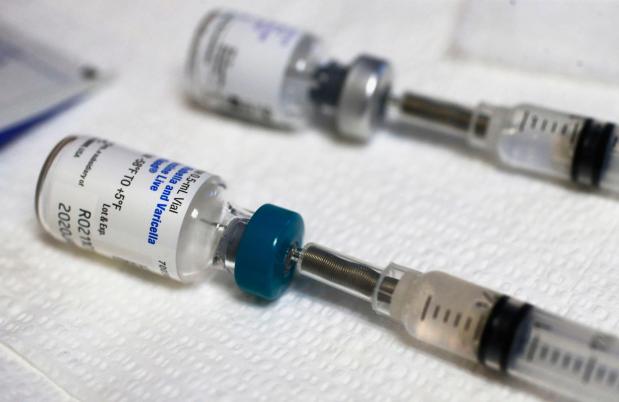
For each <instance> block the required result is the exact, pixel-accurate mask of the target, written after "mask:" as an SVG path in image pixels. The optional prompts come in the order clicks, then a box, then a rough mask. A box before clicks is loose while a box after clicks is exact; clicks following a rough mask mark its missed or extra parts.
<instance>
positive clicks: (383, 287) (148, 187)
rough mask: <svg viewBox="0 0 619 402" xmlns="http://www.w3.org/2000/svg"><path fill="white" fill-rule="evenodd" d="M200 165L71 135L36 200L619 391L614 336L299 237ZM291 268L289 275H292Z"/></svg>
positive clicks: (61, 224)
mask: <svg viewBox="0 0 619 402" xmlns="http://www.w3.org/2000/svg"><path fill="white" fill-rule="evenodd" d="M224 190H225V185H224V184H223V181H222V180H221V179H220V178H219V177H217V176H214V175H211V174H208V173H206V172H204V171H202V170H198V169H193V168H191V167H189V166H186V165H184V164H181V163H177V162H173V161H170V160H168V159H166V158H160V157H156V156H153V155H151V154H148V153H140V152H135V151H132V150H129V149H127V148H124V147H122V146H118V145H115V144H113V143H111V142H109V141H105V140H101V139H97V138H92V137H68V138H66V139H65V140H63V141H61V142H60V143H59V144H58V145H57V146H56V147H55V148H54V149H53V150H52V152H51V154H50V156H49V157H48V159H47V161H46V162H45V164H44V166H43V169H42V171H41V174H40V177H39V181H38V185H37V192H36V210H37V215H38V218H39V221H40V223H41V225H42V226H43V228H44V229H45V230H46V231H47V232H49V233H50V234H52V235H53V236H54V237H56V238H57V239H59V240H62V241H65V242H67V243H70V244H73V245H76V246H78V247H81V248H83V249H86V250H90V251H94V252H98V253H101V254H105V255H108V256H110V257H113V258H118V259H122V260H125V261H128V262H130V263H133V264H135V265H138V266H140V267H142V268H145V269H148V270H151V271H153V272H155V273H157V274H160V275H164V276H167V277H170V278H172V279H176V280H180V281H183V282H188V281H195V280H197V279H200V278H203V277H204V273H205V272H207V271H208V270H210V269H221V270H224V271H227V272H229V273H231V274H233V275H234V279H235V282H236V284H237V285H238V286H239V288H241V289H242V290H244V291H246V292H248V293H250V294H253V295H256V296H258V297H260V298H263V299H268V300H273V299H276V298H277V297H279V296H280V295H281V294H282V293H283V292H284V291H285V290H286V288H287V287H288V285H289V283H290V282H291V280H292V279H293V278H294V277H295V276H297V277H304V278H307V279H310V280H314V281H318V282H321V283H324V284H326V285H328V286H331V287H333V288H335V289H338V290H340V291H342V292H345V293H347V294H349V295H352V296H355V297H358V298H360V299H362V300H365V301H367V302H368V303H370V304H371V306H372V308H373V310H374V311H376V312H377V313H378V314H381V315H386V316H388V317H390V318H391V319H393V320H394V321H396V322H397V323H400V324H401V325H403V326H404V328H405V329H406V332H407V333H408V334H409V335H410V336H411V337H413V338H415V339H418V340H420V341H422V342H425V343H427V344H429V345H431V346H433V347H436V348H439V349H443V350H445V351H447V352H449V353H451V354H453V355H455V356H459V357H460V358H463V359H466V360H469V361H473V362H478V363H480V364H482V365H484V366H486V367H488V368H489V369H490V370H496V371H498V372H500V373H502V374H504V375H508V376H514V377H518V378H521V379H522V380H524V381H528V382H531V383H534V384H537V385H539V386H541V387H543V388H547V389H549V390H551V391H554V392H556V393H560V394H563V395H567V396H569V397H571V398H575V399H580V400H598V401H616V400H617V395H618V394H619V340H618V339H617V338H616V337H614V336H612V335H608V334H605V333H602V332H599V331H596V330H594V329H590V328H587V327H585V326H582V325H579V324H576V323H574V322H571V321H569V320H566V319H563V318H561V317H558V316H556V315H553V314H551V313H548V312H545V311H544V310H542V309H540V308H538V307H535V306H533V305H531V304H529V303H525V302H523V301H520V300H517V299H515V298H512V297H510V296H508V295H505V294H502V293H500V292H497V291H493V290H490V289H487V288H485V287H483V286H480V285H477V284H474V283H471V282H467V281H465V280H462V279H459V278H456V277H454V276H451V275H449V274H446V273H443V272H438V271H430V272H425V273H423V272H420V271H417V270H414V269H410V268H405V267H402V266H399V265H396V264H390V265H388V266H387V268H385V269H380V268H377V267H375V266H373V265H372V264H368V263H366V262H363V261H358V260H355V259H354V258H350V257H347V256H345V255H342V254H340V253H338V252H335V251H332V250H329V249H327V248H325V247H322V246H320V245H317V244H313V243H309V244H306V245H303V234H304V233H303V232H304V223H303V219H302V217H301V215H299V214H298V213H296V212H293V211H290V210H287V209H284V208H281V207H278V206H275V205H270V204H266V205H263V206H261V207H260V208H258V209H257V210H256V211H255V212H250V211H247V210H244V209H240V208H235V207H233V206H232V204H231V203H230V202H229V201H228V199H227V196H226V194H225V191H224ZM295 273H296V275H295Z"/></svg>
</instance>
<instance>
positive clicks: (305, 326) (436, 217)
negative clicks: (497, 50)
mask: <svg viewBox="0 0 619 402" xmlns="http://www.w3.org/2000/svg"><path fill="white" fill-rule="evenodd" d="M555 4H557V7H559V3H558V2H556V3H555ZM214 5H215V4H214V2H210V1H182V2H180V1H179V2H172V1H131V2H122V1H104V0H100V1H88V2H83V1H77V0H60V1H59V0H56V1H51V0H28V1H17V0H13V1H3V2H2V3H0V18H1V19H2V20H5V21H7V22H9V23H11V24H13V25H16V26H20V27H21V29H22V30H23V31H24V32H26V33H28V34H30V35H31V36H33V37H35V38H37V39H40V40H43V41H45V42H47V43H50V44H54V45H55V46H56V47H58V48H59V49H62V50H64V51H66V52H70V53H73V54H77V55H79V56H81V57H83V58H84V59H86V60H92V61H93V62H95V63H96V64H97V65H100V66H103V67H105V68H107V69H108V71H111V72H113V74H114V79H113V80H112V81H111V82H110V83H109V84H108V85H106V86H105V88H103V89H102V90H100V91H99V92H97V93H96V94H94V95H93V96H92V97H91V98H90V99H88V100H87V101H86V102H84V103H81V104H79V105H77V106H76V107H74V108H72V109H71V110H69V111H67V112H65V113H63V114H62V115H60V116H58V117H56V118H54V119H53V120H50V121H48V122H46V123H44V124H42V125H40V126H39V127H37V128H36V129H34V130H31V131H30V132H28V133H27V134H26V135H23V136H21V137H20V138H19V139H17V140H15V141H13V142H12V143H10V144H9V145H8V146H5V147H4V148H1V149H0V192H1V193H2V198H1V200H2V210H3V217H2V219H1V220H0V222H1V223H2V225H1V226H2V229H1V230H0V401H17V400H20V401H23V400H37V401H39V400H50V401H52V400H53V401H55V400H65V399H73V398H75V399H79V400H106V401H110V400H234V401H241V400H243V401H244V400H265V401H266V400H269V401H284V400H302V401H305V400H308V401H309V400H316V401H331V400H333V401H335V400H338V401H339V400H406V401H429V400H431V401H471V400H475V401H497V400H507V399H508V400H513V401H529V400H538V399H539V398H551V397H552V396H551V395H548V394H545V393H543V392H540V391H537V390H534V389H531V388H529V387H524V386H520V385H518V384H511V383H506V382H503V381H500V380H498V379H497V378H496V377H494V376H492V375H490V374H488V373H487V372H486V371H484V370H481V369H479V368H475V367H473V366H469V365H468V364H465V363H462V362H459V361H455V360H452V359H450V358H446V357H444V356H437V354H436V353H435V352H434V351H432V350H430V349H427V348H423V347H419V345H417V344H415V343H413V342H410V341H408V340H407V339H406V338H405V337H404V335H403V332H402V331H401V330H400V329H399V328H398V327H397V326H396V325H395V324H393V323H391V322H389V321H388V320H387V319H382V318H378V317H376V316H375V315H374V314H373V313H372V312H371V310H370V308H369V306H367V305H365V304H364V303H362V302H358V301H356V300H353V299H351V298H349V297H347V296H345V295H342V294H339V293H337V292H335V291H332V290H330V289H326V288H324V287H322V286H320V285H318V284H312V283H308V282H306V281H299V283H296V284H294V285H293V286H292V288H291V290H290V291H289V292H288V293H287V294H286V295H285V296H284V297H282V298H281V299H280V300H279V301H278V302H275V303H271V304H264V303H259V302H257V301H256V300H255V299H253V298H252V297H249V296H246V295H243V294H242V293H241V292H240V291H239V290H237V289H235V288H234V284H233V281H232V279H231V278H228V277H227V276H226V275H225V274H223V273H221V274H216V275H214V276H213V278H212V280H210V281H208V282H206V283H203V284H201V285H199V286H194V287H183V286H176V285H175V284H170V283H169V282H166V281H164V280H163V279H159V278H157V277H154V276H153V275H150V274H146V273H140V272H136V270H135V269H134V268H131V267H127V266H123V265H121V264H118V263H115V262H112V261H109V260H107V259H104V258H98V257H93V256H92V255H89V254H87V253H83V252H77V251H75V250H73V249H71V248H69V247H66V246H64V245H62V244H59V243H58V242H56V241H54V240H53V239H51V238H50V236H48V235H46V234H45V233H43V231H42V230H41V228H40V227H39V226H38V224H37V221H36V218H35V215H34V210H33V196H34V188H35V182H36V178H37V174H38V171H39V169H40V166H41V164H42V162H43V160H44V158H45V156H46V155H47V153H48V152H49V150H50V149H51V147H52V146H53V145H54V144H55V143H56V142H57V141H58V140H59V139H61V138H62V137H64V136H66V135H68V134H70V133H85V134H91V135H96V136H100V137H104V138H108V139H111V140H114V141H116V142H118V143H122V144H126V145H128V146H130V147H133V148H136V149H139V150H143V151H148V152H151V153H155V154H161V155H165V156H168V157H171V158H174V159H177V160H182V161H184V162H186V163H188V164H191V165H193V166H196V167H200V168H204V169H206V170H209V171H211V172H215V173H218V174H220V175H221V176H223V177H224V178H225V179H226V180H227V182H228V183H229V184H230V188H231V190H232V191H231V193H232V196H233V197H234V199H235V200H236V202H237V204H238V205H241V206H245V207H247V208H256V207H257V206H259V205H261V204H262V203H265V202H272V203H276V204H279V205H282V206H285V207H288V208H290V209H293V210H296V211H299V212H300V213H302V214H303V216H304V218H305V220H306V227H307V234H306V239H307V240H311V241H317V242H320V243H321V244H324V245H327V246H329V247H331V248H335V249H338V250H341V251H343V252H346V253H349V254H352V255H355V256H357V257H359V258H362V259H366V260H369V261H372V262H375V263H377V264H379V265H386V264H387V263H388V262H390V261H396V262H398V263H400V264H403V265H407V266H411V267H414V268H416V269H420V270H430V269H439V270H446V271H448V272H450V273H453V274H456V275H459V276H461V277H463V278H467V279H469V280H472V281H475V282H478V283H480V284H483V285H485V286H488V287H491V288H494V289H497V290H500V291H502V292H506V293H509V294H512V295H515V296H517V297H519V298H521V299H526V300H528V301H530V302H532V303H535V304H537V305H539V306H541V307H544V308H546V309H548V310H550V311H553V312H556V313H559V314H562V315H565V316H568V317H570V318H572V319H575V320H578V321H581V322H583V323H585V324H588V325H592V326H595V327H598V328H600V329H603V330H606V331H609V332H613V333H619V270H618V268H617V266H618V263H619V255H618V253H617V249H618V246H619V236H617V227H618V225H619V203H618V202H617V200H615V199H612V198H609V197H602V196H598V195H595V194H592V193H587V192H581V191H577V190H574V189H573V188H571V187H569V186H564V185H561V184H557V183H553V182H548V181H540V180H534V179H532V178H530V177H526V176H522V175H518V174H515V173H511V172H507V171H503V170H500V169H497V168H496V167H494V166H493V165H491V164H489V163H487V162H485V161H484V160H482V159H479V158H477V157H475V155H474V154H472V153H468V152H465V151H463V150H461V149H459V148H457V147H442V146H437V145H440V143H433V142H432V141H427V140H426V141H424V140H419V139H415V138H413V137H411V138H408V137H404V136H395V135H389V134H388V133H380V134H379V135H377V136H376V137H375V139H374V140H373V141H372V143H371V144H370V145H368V146H351V145H348V144H346V143H342V142H340V141H337V140H335V139H334V138H333V137H332V136H331V135H329V134H326V133H321V132H319V131H317V130H314V129H311V128H307V129H305V130H301V131H300V132H296V133H282V132H274V131H272V130H268V129H264V128H260V127H254V126H251V125H247V124H243V123H240V122H237V121H234V120H231V119H226V118H222V117H218V116H215V115H209V114H205V113H203V112H201V111H198V110H195V109H193V108H191V107H189V106H188V105H187V103H186V102H185V101H184V99H183V96H182V91H181V89H180V76H181V73H182V65H183V62H184V58H185V53H186V50H187V47H188V44H189V40H190V37H191V34H192V31H193V29H194V27H195V26H196V24H197V22H198V21H199V19H200V17H201V16H202V15H203V13H205V12H206V11H207V10H209V9H211V8H213V7H214ZM226 5H227V6H228V7H232V8H238V9H242V10H246V11H252V12H256V13H258V14H260V15H263V16H272V17H274V18H276V19H278V20H280V21H283V22H288V23H291V24H295V25H299V26H303V27H307V28H308V29H310V30H311V31H313V32H315V33H318V34H319V35H321V36H322V37H324V38H326V39H328V44H329V46H330V48H331V49H332V51H333V54H335V55H337V56H338V58H340V59H341V60H349V59H350V58H351V57H353V56H354V55H355V54H357V53H358V52H359V51H364V52H368V53H375V54H378V55H384V56H385V57H388V58H389V59H391V60H392V61H393V63H394V64H395V66H396V70H397V84H396V85H397V86H398V87H399V88H405V87H408V88H414V89H416V90H418V91H421V92H425V93H428V94H436V95H440V96H444V97H447V98H451V99H455V100H459V101H462V102H466V103H470V104H474V103H476V102H478V101H480V100H488V101H492V102H496V103H506V104H514V103H517V102H520V101H522V100H528V101H531V102H535V103H540V104H546V105H552V106H554V107H557V108H561V109H567V110H573V111H577V112H579V113H586V114H592V115H595V116H600V117H606V118H611V119H615V120H617V119H618V118H619V88H618V87H617V86H616V85H613V83H612V82H608V81H603V80H597V79H596V77H595V74H590V75H589V76H586V77H585V76H580V77H575V76H574V75H573V74H571V72H572V70H573V69H568V70H566V71H567V73H566V74H561V72H560V71H561V69H560V68H552V69H549V71H536V70H535V69H534V68H526V69H524V68H523V69H519V66H510V65H509V63H494V62H492V63H491V62H487V61H485V60H483V58H480V57H462V51H456V50H457V49H458V46H459V45H458V43H459V41H460V42H462V40H463V39H462V38H461V37H458V32H459V29H461V28H458V27H459V26H461V19H462V18H463V17H462V16H463V15H466V13H467V7H471V5H470V4H468V3H467V4H462V3H461V2H458V1H430V0H428V1H393V2H389V3H387V2H381V1H365V2H357V1H353V0H349V1H337V2H336V1H330V2H326V1H325V2H314V1H309V0H305V1H296V2H287V1H275V0H272V1H255V2H242V1H228V2H226ZM513 6H514V7H518V3H517V2H515V4H514V5H513ZM602 14H603V13H602ZM596 16H598V17H599V16H600V13H597V14H596V13H592V14H591V15H590V16H589V17H590V18H591V21H593V23H595V18H596ZM600 18H601V17H600ZM470 28H471V27H470V26H468V28H466V29H470ZM481 28H482V27H480V29H481ZM462 29H464V28H462ZM549 35H551V33H549ZM543 39H544V38H540V43H538V44H533V46H536V45H538V46H542V43H541V42H543ZM546 39H547V38H546ZM555 39H556V38H555ZM596 40H603V38H597V39H596ZM465 42H466V41H465ZM592 43H593V42H592ZM469 45H470V46H469V47H467V46H468V45H466V43H465V45H462V46H461V47H462V49H464V50H467V49H468V50H470V49H471V46H472V47H474V45H475V44H474V43H473V44H472V45H471V44H470V43H469ZM454 49H455V50H454ZM471 53H474V54H473V56H479V54H480V53H479V52H477V53H476V52H474V51H471ZM522 57H527V55H526V54H523V55H522ZM549 57H550V56H549ZM512 59H513V57H512V58H511V59H509V60H512ZM550 59H552V57H550ZM509 60H508V61H509ZM532 66H533V67H535V64H532ZM555 67H556V66H555ZM559 67H560V66H559ZM557 71H559V72H557ZM585 75H586V74H585ZM611 76H612V71H611Z"/></svg>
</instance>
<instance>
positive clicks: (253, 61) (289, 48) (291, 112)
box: [186, 10, 324, 128]
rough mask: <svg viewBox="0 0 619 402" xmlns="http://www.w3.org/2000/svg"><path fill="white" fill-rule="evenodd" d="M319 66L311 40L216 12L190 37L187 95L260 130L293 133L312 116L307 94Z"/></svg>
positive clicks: (298, 33) (288, 30) (294, 31)
mask: <svg viewBox="0 0 619 402" xmlns="http://www.w3.org/2000/svg"><path fill="white" fill-rule="evenodd" d="M323 60H324V55H323V50H322V44H321V42H320V40H319V39H317V38H316V37H314V36H313V35H311V34H308V33H306V32H303V31H300V30H297V29H295V28H292V27H289V26H286V25H282V24H279V23H275V22H272V21H268V20H264V19H261V18H257V17H254V16H251V15H247V14H243V13H237V12H232V11H225V10H217V11H213V12H211V13H209V14H208V15H207V16H206V17H205V18H204V20H203V21H202V22H201V24H200V25H199V26H198V29H197V30H196V32H195V34H194V38H193V41H192V45H191V48H190V51H189V56H188V60H187V66H186V73H187V89H188V92H189V95H190V96H191V98H192V99H193V100H194V101H195V102H196V103H198V104H199V105H201V106H204V107H205V108H207V109H211V110H214V111H217V112H220V113H223V114H227V115H231V116H233V117H237V118H241V119H245V120H250V121H254V122H257V123H260V124H265V125H270V126H279V127H285V128H290V127H296V126H299V125H301V124H302V123H304V122H305V121H306V120H307V119H308V118H309V117H310V114H311V113H312V112H313V109H312V105H311V101H310V98H309V91H310V88H311V85H312V80H313V75H314V72H315V69H316V68H317V67H318V65H320V64H321V63H322V62H323Z"/></svg>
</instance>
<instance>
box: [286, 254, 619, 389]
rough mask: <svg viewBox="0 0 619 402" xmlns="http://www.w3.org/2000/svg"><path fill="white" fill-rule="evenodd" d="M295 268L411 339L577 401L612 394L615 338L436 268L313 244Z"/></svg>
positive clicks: (618, 383)
mask: <svg viewBox="0 0 619 402" xmlns="http://www.w3.org/2000/svg"><path fill="white" fill-rule="evenodd" d="M295 259H296V261H297V271H298V273H299V274H300V275H302V276H305V277H309V278H312V279H314V280H317V281H320V282H322V283H325V284H327V285H329V286H332V287H334V288H337V289H340V290H342V291H344V292H346V293H349V294H351V295H353V296H356V297H358V298H361V299H363V300H366V301H368V302H369V303H371V305H372V308H373V309H374V311H376V312H377V313H378V314H381V315H386V316H388V317H390V318H391V319H393V320H395V321H397V322H399V323H401V324H402V325H403V326H404V328H405V329H406V332H407V333H408V334H409V335H410V336H411V337H413V338H415V339H417V340H420V341H422V342H424V343H426V344H428V345H431V346H433V347H437V348H439V349H442V350H445V351H447V352H450V353H452V354H454V355H457V356H460V357H462V358H464V359H467V360H469V361H474V362H478V363H480V364H482V365H484V366H486V367H488V368H490V369H492V370H497V371H499V372H502V373H504V374H506V375H509V376H514V377H518V378H520V379H522V380H524V381H527V382H530V383H534V384H536V385H538V386H540V387H542V388H545V389H548V390H550V391H552V392H556V393H558V394H562V395H564V396H568V397H571V398H575V399H578V400H596V401H616V400H617V398H618V397H619V339H618V338H616V337H614V336H612V335H608V334H604V333H601V332H598V331H595V330H593V329H590V328H587V327H585V326H582V325H579V324H577V323H574V322H571V321H569V320H566V319H564V318H561V317H558V316H556V315H553V314H550V313H548V312H546V311H544V310H541V309H539V308H537V307H535V306H532V305H531V304H528V303H525V302H522V301H520V300H517V299H514V298H512V297H510V296H507V295H505V294H501V293H499V292H495V291H493V290H490V289H487V288H484V287H482V286H479V285H476V284H474V283H471V282H467V281H464V280H462V279H459V278H456V277H454V276H451V275H449V274H446V273H444V272H439V271H431V272H426V273H423V272H419V271H416V270H414V269H410V268H405V267H402V266H399V265H396V264H390V265H389V266H388V267H387V268H386V269H384V270H381V269H379V268H377V267H374V266H372V265H370V264H367V263H365V262H361V261H357V260H355V259H353V258H350V257H347V256H344V255H341V254H339V253H337V252H334V251H332V250H329V249H326V248H324V247H322V246H319V245H316V244H308V245H306V246H305V247H304V248H303V249H299V250H297V251H296V252H295Z"/></svg>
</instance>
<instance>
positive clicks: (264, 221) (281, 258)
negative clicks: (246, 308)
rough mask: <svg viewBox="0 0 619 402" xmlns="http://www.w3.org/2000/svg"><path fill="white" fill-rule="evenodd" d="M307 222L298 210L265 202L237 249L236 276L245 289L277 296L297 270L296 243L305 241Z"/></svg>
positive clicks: (299, 243)
mask: <svg viewBox="0 0 619 402" xmlns="http://www.w3.org/2000/svg"><path fill="white" fill-rule="evenodd" d="M304 231H305V226H304V224H303V218H302V217H301V215H299V214H298V213H296V212H293V211H289V210H287V209H284V208H280V207H278V206H275V205H271V204H265V205H263V206H261V207H260V208H258V210H257V211H256V212H255V213H254V215H253V216H252V217H251V219H250V220H249V222H248V223H247V226H246V227H245V232H244V233H243V236H242V237H241V241H240V242H239V246H238V249H237V252H236V260H235V264H234V265H235V267H234V280H235V281H236V284H237V285H238V286H239V288H241V289H242V290H244V291H245V292H248V293H251V294H253V295H256V296H258V297H261V298H263V299H267V300H274V299H277V298H278V297H279V296H280V295H281V294H282V293H283V292H284V290H286V288H287V287H288V285H289V284H290V281H291V280H292V277H293V274H294V266H291V264H290V262H289V253H290V250H291V248H292V247H300V246H301V245H302V244H303V233H304Z"/></svg>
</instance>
